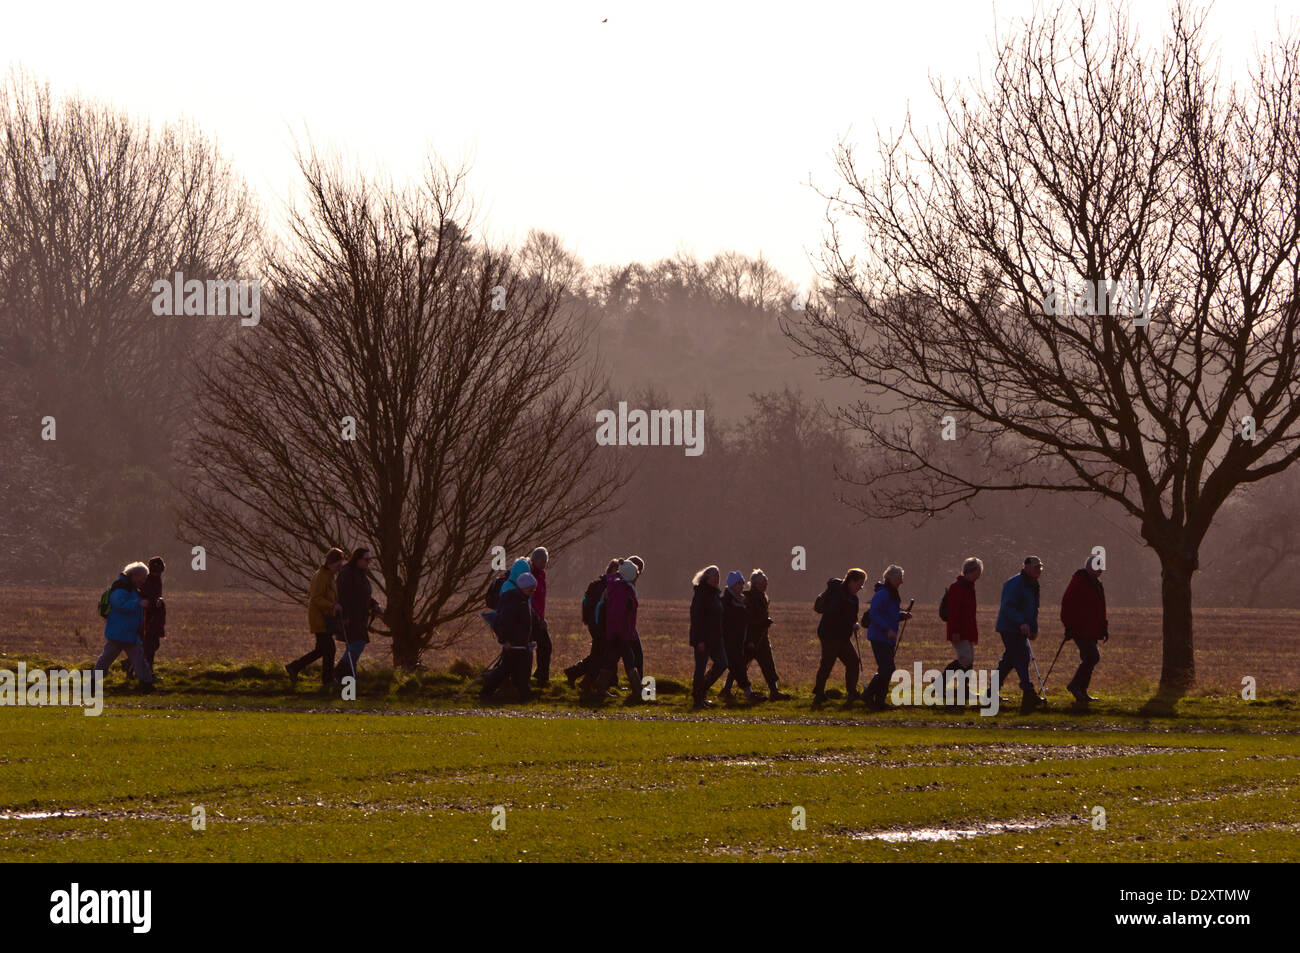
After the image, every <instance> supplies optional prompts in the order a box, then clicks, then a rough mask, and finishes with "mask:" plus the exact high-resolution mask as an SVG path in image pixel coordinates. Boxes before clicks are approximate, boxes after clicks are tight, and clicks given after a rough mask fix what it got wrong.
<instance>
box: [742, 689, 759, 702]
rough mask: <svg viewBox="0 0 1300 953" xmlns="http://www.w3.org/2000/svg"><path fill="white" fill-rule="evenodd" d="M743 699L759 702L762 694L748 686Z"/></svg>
mask: <svg viewBox="0 0 1300 953" xmlns="http://www.w3.org/2000/svg"><path fill="white" fill-rule="evenodd" d="M745 700H746V701H751V702H761V701H762V700H763V695H762V693H761V692H756V691H754V688H753V686H750V687H749V688H747V689H745Z"/></svg>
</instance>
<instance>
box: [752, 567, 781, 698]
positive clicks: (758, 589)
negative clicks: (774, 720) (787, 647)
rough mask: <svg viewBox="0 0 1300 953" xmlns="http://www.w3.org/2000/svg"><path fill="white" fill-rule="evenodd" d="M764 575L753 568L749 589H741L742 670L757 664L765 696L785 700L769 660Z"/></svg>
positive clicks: (770, 650)
mask: <svg viewBox="0 0 1300 953" xmlns="http://www.w3.org/2000/svg"><path fill="white" fill-rule="evenodd" d="M769 606H770V603H769V602H768V597H767V574H766V573H765V572H763V570H761V569H755V570H754V571H753V572H751V573H750V574H749V588H748V589H746V590H745V610H746V611H747V612H748V613H749V626H748V628H747V629H746V635H745V668H746V670H748V668H749V663H750V662H751V661H757V662H758V668H759V671H761V672H762V673H763V678H764V679H765V680H766V681H767V697H768V698H769V699H770V700H771V701H788V700H789V698H790V696H789V695H788V694H786V693H785V692H783V691H781V690H780V688H779V687H778V678H777V674H776V663H775V662H774V661H773V660H772V642H771V640H770V639H769V638H768V633H769V632H770V630H771V628H772V617H771V616H770V615H768V610H769Z"/></svg>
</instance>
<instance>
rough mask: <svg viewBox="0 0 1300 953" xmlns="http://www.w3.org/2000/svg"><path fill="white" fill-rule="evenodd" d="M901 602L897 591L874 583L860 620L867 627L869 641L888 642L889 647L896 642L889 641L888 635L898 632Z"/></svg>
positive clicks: (885, 584) (901, 611) (880, 583)
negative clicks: (869, 599) (868, 601)
mask: <svg viewBox="0 0 1300 953" xmlns="http://www.w3.org/2000/svg"><path fill="white" fill-rule="evenodd" d="M902 602H903V599H902V597H901V596H900V595H899V594H898V590H897V589H895V588H893V587H892V586H890V585H889V584H888V583H884V582H878V583H876V588H875V589H874V590H873V591H872V593H871V603H870V605H868V606H867V611H866V613H865V614H864V615H865V618H863V620H862V621H863V622H864V623H865V624H866V626H867V639H868V640H869V641H872V642H888V643H890V644H891V645H892V644H893V643H894V642H895V641H897V639H896V638H895V639H891V638H890V637H889V633H890V632H897V631H898V623H899V621H900V617H901V616H902V614H903V605H902Z"/></svg>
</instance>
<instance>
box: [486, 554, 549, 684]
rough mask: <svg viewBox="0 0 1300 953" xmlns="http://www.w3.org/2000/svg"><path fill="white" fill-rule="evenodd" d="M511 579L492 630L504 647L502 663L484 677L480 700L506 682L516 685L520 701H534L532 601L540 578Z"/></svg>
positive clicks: (500, 599)
mask: <svg viewBox="0 0 1300 953" xmlns="http://www.w3.org/2000/svg"><path fill="white" fill-rule="evenodd" d="M512 578H513V581H514V585H512V586H511V587H510V591H509V592H506V591H505V589H504V587H502V592H501V595H500V596H498V598H497V612H496V617H495V618H494V619H493V620H492V631H493V632H495V633H496V637H497V642H498V644H500V646H501V660H500V663H499V664H497V665H494V666H492V667H491V668H490V669H488V671H487V672H486V674H484V676H483V687H482V689H481V690H480V691H479V699H480V700H484V701H485V700H487V699H488V698H490V697H491V696H492V694H493V693H494V692H495V691H496V690H497V689H498V688H500V687H501V685H502V683H504V682H505V681H506V679H509V680H510V681H511V682H512V683H513V684H514V686H515V693H516V694H517V695H518V696H519V700H520V701H521V702H526V701H528V700H529V699H531V698H532V685H531V683H530V681H529V672H531V671H532V669H533V645H534V642H533V631H534V629H533V625H534V622H535V620H536V619H537V614H536V613H535V612H534V611H533V607H532V604H531V599H532V596H533V593H534V592H536V591H537V577H536V576H534V575H533V574H532V573H531V572H527V571H525V572H521V573H519V574H518V575H514V576H513V577H512Z"/></svg>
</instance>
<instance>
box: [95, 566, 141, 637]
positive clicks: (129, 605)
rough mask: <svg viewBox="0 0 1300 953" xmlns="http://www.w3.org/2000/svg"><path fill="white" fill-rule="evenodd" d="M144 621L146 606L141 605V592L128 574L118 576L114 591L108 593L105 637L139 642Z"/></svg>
mask: <svg viewBox="0 0 1300 953" xmlns="http://www.w3.org/2000/svg"><path fill="white" fill-rule="evenodd" d="M143 623H144V607H143V606H141V605H140V594H139V593H138V592H136V591H135V590H134V589H132V588H131V583H130V582H128V581H127V578H126V576H118V577H117V582H115V583H113V591H112V592H110V593H109V595H108V619H107V621H105V623H104V638H106V639H112V640H113V641H114V642H139V641H140V626H141V625H142V624H143Z"/></svg>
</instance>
